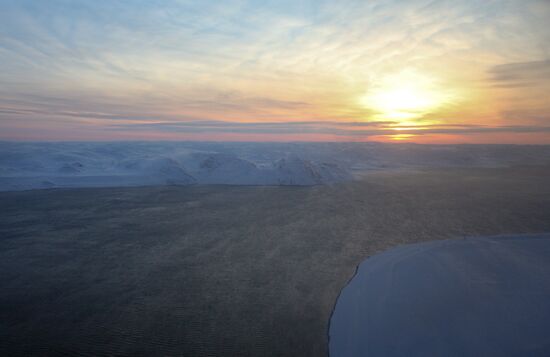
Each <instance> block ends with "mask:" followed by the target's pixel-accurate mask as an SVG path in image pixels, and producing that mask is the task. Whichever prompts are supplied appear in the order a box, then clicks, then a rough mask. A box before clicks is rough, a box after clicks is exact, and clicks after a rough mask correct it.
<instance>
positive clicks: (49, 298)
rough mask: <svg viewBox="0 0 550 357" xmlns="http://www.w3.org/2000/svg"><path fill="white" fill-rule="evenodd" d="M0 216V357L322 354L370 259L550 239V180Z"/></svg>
mask: <svg viewBox="0 0 550 357" xmlns="http://www.w3.org/2000/svg"><path fill="white" fill-rule="evenodd" d="M0 208H1V210H2V211H1V214H0V271H1V272H2V273H1V274H0V355H13V354H16V353H18V354H27V355H28V354H35V355H36V354H39V355H45V354H63V353H65V354H81V355H184V356H216V355H224V356H228V355H235V356H264V355H265V356H269V355H272V356H320V355H324V354H326V353H327V351H328V343H327V335H328V330H327V329H328V322H329V317H330V314H331V311H332V309H333V307H334V304H335V302H336V298H337V296H338V294H339V293H340V291H341V289H342V288H343V287H344V286H345V285H346V283H347V282H348V280H349V279H350V278H351V277H352V275H353V274H354V271H355V268H356V266H357V264H359V263H360V262H362V261H363V260H364V259H365V258H366V257H368V256H371V255H373V254H375V253H378V252H381V251H383V250H385V249H387V248H389V247H393V246H396V245H399V244H402V243H413V242H421V241H429V240H437V239H447V238H455V237H463V236H476V235H494V234H507V233H512V234H519V233H537V232H550V168H544V167H523V168H520V167H518V168H510V169H448V170H424V171H419V172H406V171H402V172H379V173H374V174H371V175H368V176H367V177H365V178H364V179H363V180H361V181H357V182H351V183H346V184H339V185H333V186H314V187H242V186H241V187H232V186H186V187H178V186H163V187H143V188H101V189H57V190H39V191H23V192H5V193H0Z"/></svg>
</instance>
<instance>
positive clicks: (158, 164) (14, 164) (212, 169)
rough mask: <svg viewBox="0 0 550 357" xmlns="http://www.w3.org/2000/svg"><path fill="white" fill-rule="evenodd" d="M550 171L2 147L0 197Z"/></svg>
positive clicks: (490, 157) (516, 149)
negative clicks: (374, 174) (41, 191)
mask: <svg viewBox="0 0 550 357" xmlns="http://www.w3.org/2000/svg"><path fill="white" fill-rule="evenodd" d="M513 165H550V146H529V145H525V146H518V145H415V144H380V143H204V142H106V143H90V142H80V143H77V142H65V143H14V142H0V191H7V190H23V189H36V188H52V187H102V186H141V185H165V184H176V185H191V184H229V185H319V184H328V183H336V182H342V181H346V180H350V179H352V178H353V177H354V175H355V174H357V173H364V172H366V171H367V172H368V171H370V170H380V169H399V168H422V167H502V166H513Z"/></svg>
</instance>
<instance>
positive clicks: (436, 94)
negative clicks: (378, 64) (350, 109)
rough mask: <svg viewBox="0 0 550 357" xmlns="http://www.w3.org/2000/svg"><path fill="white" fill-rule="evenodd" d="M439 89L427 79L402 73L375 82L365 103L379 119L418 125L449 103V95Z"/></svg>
mask: <svg viewBox="0 0 550 357" xmlns="http://www.w3.org/2000/svg"><path fill="white" fill-rule="evenodd" d="M437 87H438V86H437V85H436V83H435V81H434V80H432V79H430V78H429V77H427V76H423V75H420V74H418V73H416V72H402V73H399V74H396V75H391V76H388V77H385V78H384V79H383V80H381V81H379V82H377V83H376V82H375V84H374V86H373V87H372V89H371V90H370V91H369V92H368V93H367V94H366V95H365V96H363V98H361V102H362V105H364V106H366V107H368V108H370V109H374V110H375V111H376V112H377V114H376V117H377V119H380V120H394V121H396V122H398V123H399V124H400V125H414V123H415V119H418V118H421V117H422V116H424V115H426V114H428V113H430V112H433V111H434V110H436V109H437V108H440V107H441V106H443V105H444V104H445V103H447V102H448V101H449V95H448V93H446V92H445V91H443V90H442V89H440V88H437Z"/></svg>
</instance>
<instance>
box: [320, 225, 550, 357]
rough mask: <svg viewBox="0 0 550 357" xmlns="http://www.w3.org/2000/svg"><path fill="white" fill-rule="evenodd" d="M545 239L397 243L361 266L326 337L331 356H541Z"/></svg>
mask: <svg viewBox="0 0 550 357" xmlns="http://www.w3.org/2000/svg"><path fill="white" fill-rule="evenodd" d="M549 258H550V234H541V235H524V236H522V235H518V236H499V237H476V238H468V239H459V240H446V241H437V242H428V243H419V244H410V245H404V246H400V247H397V248H393V249H390V250H388V251H386V252H384V253H381V254H378V255H375V256H373V257H371V258H368V259H367V260H366V261H365V262H363V263H362V264H361V265H360V266H359V268H358V270H357V274H356V275H355V277H354V278H353V279H352V280H351V281H350V283H349V284H348V285H347V286H346V287H345V288H344V289H343V290H342V293H341V294H340V297H339V298H338V302H337V304H336V307H335V309H334V313H333V315H332V318H331V322H330V329H329V336H330V341H329V349H330V355H331V356H332V357H338V356H348V357H353V356H549V355H550V344H549V341H550V339H549V338H550V332H549V331H550V319H549V317H550V300H549V297H550V260H549Z"/></svg>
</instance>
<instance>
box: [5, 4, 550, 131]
mask: <svg viewBox="0 0 550 357" xmlns="http://www.w3.org/2000/svg"><path fill="white" fill-rule="evenodd" d="M549 20H550V4H549V3H548V2H547V1H544V0H541V1H535V0H527V1H519V0H516V1H511V0H510V1H484V2H481V3H480V2H478V1H462V2H456V1H433V0H413V1H406V2H404V1H403V2H396V1H390V0H380V1H370V2H365V1H343V2H333V1H225V2H215V1H200V2H197V1H169V2H162V4H157V3H154V2H149V1H121V0H120V1H109V2H90V1H60V0H52V1H48V2H43V1H30V0H6V1H3V2H2V3H1V4H0V63H1V64H0V66H1V69H2V70H1V71H0V131H1V132H2V134H0V139H8V140H9V139H25V138H29V139H30V138H32V139H36V138H40V135H41V134H42V135H43V138H44V139H55V140H63V139H66V140H75V139H86V138H89V139H97V138H98V137H100V136H101V135H105V137H106V138H109V139H116V138H127V137H132V136H131V133H134V132H135V133H139V138H147V133H149V134H150V137H151V138H158V137H159V135H160V136H161V137H162V135H165V134H167V133H172V134H174V135H173V136H171V137H172V138H177V137H178V136H177V135H179V134H181V133H184V134H186V136H185V138H187V139H189V138H191V139H192V138H193V137H192V134H194V133H198V132H200V134H201V136H197V138H199V139H205V138H206V139H208V134H209V133H212V134H213V135H214V134H215V135H216V136H215V138H216V139H220V138H222V137H221V136H219V134H224V133H240V134H243V135H249V136H250V139H251V140H252V139H254V138H258V136H256V137H254V135H256V134H266V135H270V138H274V139H276V140H285V138H288V139H290V140H291V139H293V138H294V136H292V134H296V133H303V134H307V135H309V136H310V137H311V138H314V137H315V135H333V136H337V137H347V138H348V139H349V140H356V139H357V138H358V137H361V138H367V137H371V138H372V137H374V136H387V137H391V135H393V134H395V135H397V134H396V132H395V126H396V125H397V126H405V123H399V122H397V123H393V124H391V125H390V123H388V122H391V121H395V118H385V117H384V116H385V113H384V112H380V111H379V110H378V109H376V108H374V107H372V106H369V105H366V104H365V102H364V101H362V100H361V98H363V97H364V96H365V95H368V94H369V93H372V92H373V91H375V90H378V87H379V86H380V83H384V81H385V80H386V78H388V77H389V76H394V77H396V78H403V81H407V80H408V79H407V78H409V77H407V76H405V75H403V73H411V72H412V73H417V74H419V75H420V76H423V77H425V78H428V79H429V80H430V86H431V90H434V91H438V92H440V93H442V94H443V95H445V96H446V97H448V98H451V99H449V100H446V101H445V102H444V103H442V104H440V105H437V106H434V107H433V108H429V110H426V111H424V112H423V113H422V115H419V116H418V117H415V118H414V123H412V124H415V125H416V126H418V128H417V129H420V128H421V129H422V130H423V131H422V135H428V134H429V135H435V134H441V135H447V134H448V135H454V137H453V138H452V139H453V140H455V139H457V138H459V137H460V136H461V135H462V136H464V135H470V134H476V135H477V134H482V133H484V132H485V131H484V130H486V131H491V133H493V132H502V131H505V132H507V133H524V134H525V133H532V132H537V130H539V131H540V133H546V132H547V130H546V129H545V128H546V127H547V125H550V122H549V121H548V118H549V117H548V113H550V102H548V101H547V100H545V99H543V97H544V94H545V93H546V95H547V93H548V89H549V87H548V86H549V82H550V71H549V68H550V65H549V63H550V62H549V61H550V29H549V27H548V26H547V23H548V21H549ZM400 76H401V77H400ZM370 122H372V123H370ZM351 123H367V124H365V126H360V125H357V124H351ZM381 123H382V124H381ZM410 124H411V123H407V126H410ZM447 124H452V125H455V126H454V129H453V130H451V128H449V127H445V125H447ZM456 125H461V127H460V128H462V129H460V128H457V127H456ZM472 126H473V127H472ZM474 127H475V128H477V129H478V130H477V131H474V130H473V129H472V128H474ZM44 128H49V130H46V131H44V130H43V129H44ZM55 128H57V129H58V130H57V133H58V134H55V132H56V131H55V130H54V129H55ZM445 128H446V129H445ZM482 128H484V129H482ZM505 128H507V129H505ZM510 128H515V129H514V130H512V129H510ZM527 128H532V130H531V129H529V130H528V129H527ZM430 130H431V131H430ZM87 133H89V134H87ZM102 133H103V134H102ZM398 134H399V135H402V136H403V135H404V134H407V135H410V137H420V136H422V135H420V134H421V133H420V131H419V130H414V133H413V132H412V131H411V132H407V133H405V132H404V131H402V130H400V131H399V133H398ZM361 135H362V136H361ZM213 137H214V136H213ZM321 137H322V136H318V138H321ZM478 137H480V138H481V136H479V135H478ZM239 138H244V136H241V137H239ZM228 139H232V137H230V136H228ZM480 140H481V139H480ZM522 140H523V139H522ZM526 140H527V141H529V139H526ZM533 140H534V139H533ZM536 140H538V141H540V139H536ZM536 140H535V141H536ZM542 140H543V141H544V140H546V139H544V138H543V139H542Z"/></svg>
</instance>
